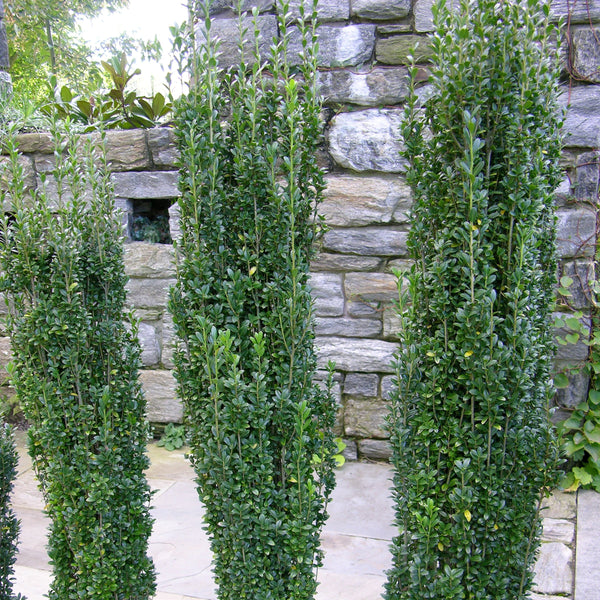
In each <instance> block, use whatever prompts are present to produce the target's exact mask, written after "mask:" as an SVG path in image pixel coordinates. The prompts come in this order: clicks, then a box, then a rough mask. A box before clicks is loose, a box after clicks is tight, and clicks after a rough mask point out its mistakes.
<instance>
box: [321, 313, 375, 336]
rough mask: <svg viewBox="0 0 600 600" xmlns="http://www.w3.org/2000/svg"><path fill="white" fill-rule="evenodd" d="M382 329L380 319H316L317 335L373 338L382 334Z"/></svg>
mask: <svg viewBox="0 0 600 600" xmlns="http://www.w3.org/2000/svg"><path fill="white" fill-rule="evenodd" d="M381 327H382V325H381V320H379V319H348V318H344V317H337V318H335V317H334V318H326V317H317V318H316V319H315V334H316V335H336V336H342V337H359V338H373V337H377V336H378V335H379V334H380V333H381Z"/></svg>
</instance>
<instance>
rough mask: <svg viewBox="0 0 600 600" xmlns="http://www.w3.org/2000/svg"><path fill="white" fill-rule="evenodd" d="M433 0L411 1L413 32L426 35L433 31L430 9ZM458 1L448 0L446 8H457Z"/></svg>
mask: <svg viewBox="0 0 600 600" xmlns="http://www.w3.org/2000/svg"><path fill="white" fill-rule="evenodd" d="M433 3H434V0H413V17H414V21H415V31H418V32H419V33H428V32H430V31H433V14H432V11H431V8H432V6H433ZM458 4H459V1H458V0H448V2H447V6H449V7H452V8H454V7H456V6H458Z"/></svg>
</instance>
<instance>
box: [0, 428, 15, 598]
mask: <svg viewBox="0 0 600 600" xmlns="http://www.w3.org/2000/svg"><path fill="white" fill-rule="evenodd" d="M16 475H17V451H16V449H15V443H14V440H13V438H12V432H11V430H10V427H9V426H8V425H3V424H1V423H0V600H13V598H14V597H15V596H14V595H13V582H12V579H13V573H14V568H13V565H14V563H15V560H16V555H17V536H18V534H19V522H18V521H17V517H16V516H15V513H14V512H13V510H12V508H11V505H10V494H11V492H12V489H13V481H14V479H15V477H16Z"/></svg>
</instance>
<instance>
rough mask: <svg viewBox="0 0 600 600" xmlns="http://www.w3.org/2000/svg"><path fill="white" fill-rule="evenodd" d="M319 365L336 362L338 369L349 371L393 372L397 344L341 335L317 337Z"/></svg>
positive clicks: (325, 365)
mask: <svg viewBox="0 0 600 600" xmlns="http://www.w3.org/2000/svg"><path fill="white" fill-rule="evenodd" d="M316 346H317V357H318V365H319V367H320V368H322V369H323V368H326V367H327V364H328V363H329V361H333V362H335V368H336V370H337V371H345V372H347V373H352V372H354V373H391V372H392V360H393V357H394V352H395V351H396V344H392V343H390V342H384V341H381V340H367V339H353V338H341V337H318V338H316Z"/></svg>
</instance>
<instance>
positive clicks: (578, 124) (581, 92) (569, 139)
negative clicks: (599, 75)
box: [560, 85, 600, 148]
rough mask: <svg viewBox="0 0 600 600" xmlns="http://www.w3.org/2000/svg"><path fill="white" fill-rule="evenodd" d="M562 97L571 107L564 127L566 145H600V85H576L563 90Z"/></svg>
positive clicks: (588, 146) (577, 146) (562, 100)
mask: <svg viewBox="0 0 600 600" xmlns="http://www.w3.org/2000/svg"><path fill="white" fill-rule="evenodd" d="M560 99H561V103H562V104H563V105H564V106H567V105H568V107H569V108H568V111H567V116H566V119H565V124H564V127H563V135H564V143H565V145H566V146H567V147H576V148H597V147H598V146H600V86H597V85H583V86H578V87H574V88H572V89H568V90H565V91H563V92H562V94H561V98H560Z"/></svg>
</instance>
